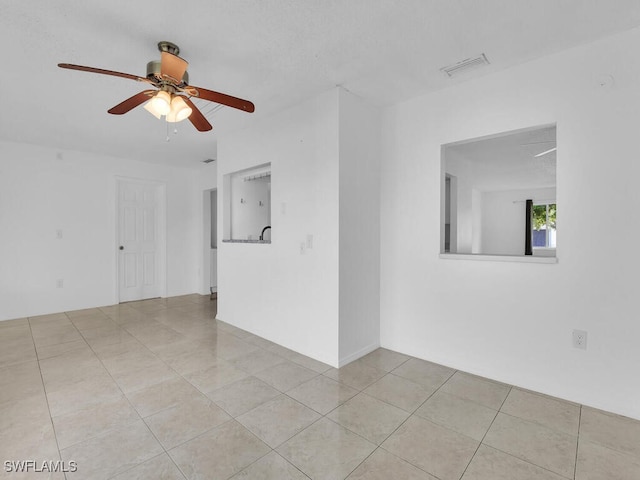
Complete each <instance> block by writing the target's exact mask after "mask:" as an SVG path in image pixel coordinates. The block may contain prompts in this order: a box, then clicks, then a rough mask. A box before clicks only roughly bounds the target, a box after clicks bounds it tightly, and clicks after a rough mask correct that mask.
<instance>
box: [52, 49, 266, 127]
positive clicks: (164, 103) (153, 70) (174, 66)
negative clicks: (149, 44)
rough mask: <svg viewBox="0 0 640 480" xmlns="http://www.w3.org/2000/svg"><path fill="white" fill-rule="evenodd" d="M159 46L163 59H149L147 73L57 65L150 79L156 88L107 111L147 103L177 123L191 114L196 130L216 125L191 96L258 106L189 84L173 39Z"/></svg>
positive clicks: (157, 113)
mask: <svg viewBox="0 0 640 480" xmlns="http://www.w3.org/2000/svg"><path fill="white" fill-rule="evenodd" d="M158 50H160V55H161V59H160V61H159V62H158V61H156V60H153V61H151V62H149V63H147V76H146V77H138V76H136V75H131V74H129V73H121V72H115V71H113V70H104V69H101V68H94V67H85V66H82V65H73V64H69V63H59V64H58V66H59V67H60V68H66V69H70V70H80V71H83V72H90V73H99V74H102V75H111V76H115V77H122V78H128V79H130V80H136V81H138V82H144V83H148V84H150V85H152V86H153V87H155V88H156V89H157V91H156V90H145V91H143V92H140V93H137V94H136V95H134V96H132V97H130V98H128V99H126V100H124V101H123V102H121V103H119V104H118V105H116V106H115V107H112V108H110V109H109V110H108V112H109V113H111V114H113V115H122V114H125V113H127V112H129V111H130V110H132V109H134V108H135V107H137V106H139V105H142V104H143V103H145V105H144V109H145V110H147V111H148V112H150V113H151V114H152V115H153V116H155V117H156V118H158V119H162V117H164V118H165V120H166V121H167V122H170V123H175V122H181V121H182V120H186V119H187V118H188V119H189V121H190V122H191V123H192V124H193V126H194V127H195V128H196V129H197V130H199V131H201V132H206V131H209V130H211V129H212V128H213V127H212V126H211V124H210V123H209V121H208V120H207V119H206V118H205V117H204V115H203V114H202V112H200V110H199V109H198V108H197V107H196V106H195V105H194V103H193V102H192V101H191V97H197V98H201V99H203V100H207V101H210V102H215V103H218V104H221V105H226V106H228V107H232V108H236V109H238V110H243V111H245V112H249V113H251V112H253V111H254V110H255V106H254V105H253V103H251V102H250V101H248V100H243V99H241V98H237V97H232V96H231V95H226V94H224V93H219V92H214V91H213V90H207V89H204V88H200V87H194V86H191V85H189V83H188V82H189V75H188V73H187V66H188V65H189V63H188V62H187V61H186V60H184V59H182V58H180V57H179V56H178V53H180V48H179V47H178V46H177V45H175V44H174V43H171V42H159V43H158Z"/></svg>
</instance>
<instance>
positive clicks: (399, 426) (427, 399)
mask: <svg viewBox="0 0 640 480" xmlns="http://www.w3.org/2000/svg"><path fill="white" fill-rule="evenodd" d="M412 358H415V357H409V358H408V359H406V360H405V361H404V362H402V363H401V364H400V365H398V366H397V367H395V368H394V369H393V370H391V371H390V372H387V373H386V374H385V375H384V376H385V377H386V376H387V375H390V374H392V373H393V371H394V370H397V369H398V368H400V367H401V366H402V365H404V364H405V363H406V362H408V361H409V360H411V359H412ZM447 368H449V367H447ZM452 370H454V371H453V373H452V374H451V375H449V377H447V379H446V380H445V381H444V382H442V385H440V386H439V387H438V388H436V389H435V390H434V391H433V393H432V394H431V395H429V396H428V397H427V398H426V399H425V400H424V401H423V402H422V403H421V404H420V405H418V407H416V409H415V410H414V411H413V412H411V413H410V414H409V416H408V417H407V418H406V419H405V420H404V421H403V422H402V423H401V424H400V425H398V426H397V427H396V428H395V429H394V430H393V431H392V432H391V433H390V434H389V435H387V436H386V437H385V439H384V440H383V441H382V442H380V444H379V445H376V448H375V449H374V450H373V451H372V452H371V453H370V454H369V455H367V457H365V458H364V459H363V460H362V462H360V463H359V464H358V465H357V466H356V468H354V469H353V470H352V471H351V472H349V475H351V474H352V473H353V472H354V471H356V470H357V469H358V467H360V465H362V464H363V463H364V462H365V461H366V460H367V459H368V458H369V457H371V456H372V455H373V454H374V453H375V452H376V451H378V450H379V449H381V448H382V450H384V451H385V452H387V453H389V454H391V455H394V456H396V455H395V454H393V453H391V452H389V451H388V450H387V449H386V448H383V447H382V444H383V443H384V442H386V441H387V440H388V439H389V437H391V436H392V435H393V434H394V433H396V432H397V431H398V430H399V429H400V428H401V427H402V426H403V425H404V424H405V423H407V422H408V421H409V419H410V418H411V417H413V416H414V415H415V413H416V411H417V410H418V409H419V408H420V407H422V405H424V404H425V403H426V402H428V401H429V399H430V398H431V397H433V396H434V395H435V394H436V392H438V391H439V390H440V389H441V388H442V387H443V386H444V384H445V383H447V382H448V381H449V379H451V377H453V376H454V375H455V374H456V372H457V371H458V370H455V369H452ZM397 376H399V375H397ZM382 378H384V377H382ZM400 378H403V379H405V380H408V379H406V378H404V377H400ZM378 381H379V380H378ZM409 381H411V380H409ZM374 383H375V382H374ZM413 383H415V382H413ZM371 385H373V383H372V384H371ZM371 385H368V386H367V387H365V388H369V387H370V386H371ZM360 393H363V390H361V391H360ZM365 395H366V394H365ZM354 396H355V395H354ZM352 398H353V397H352ZM381 401H382V400H381ZM345 403H346V402H345ZM385 403H386V402H385ZM392 406H393V405H392ZM337 408H338V407H336V408H334V410H335V409H337ZM396 408H398V407H396ZM400 410H402V409H400ZM332 411H333V410H332ZM329 413H330V412H329ZM327 415H328V414H327ZM418 417H419V418H422V417H420V416H418ZM329 420H331V419H329ZM427 421H428V420H427ZM334 423H336V422H334ZM338 425H340V424H338ZM341 426H342V425H341ZM343 428H347V427H343ZM347 430H349V429H348V428H347ZM349 431H350V432H351V430H349ZM352 433H355V434H356V435H359V434H357V433H356V432H352ZM359 436H360V437H361V438H364V437H362V436H361V435H359ZM365 440H367V439H366V438H365ZM367 441H369V440H367ZM369 442H370V441H369ZM370 443H373V442H370ZM374 445H375V444H374ZM398 458H399V457H398ZM401 460H403V461H405V462H407V463H408V464H409V465H412V466H413V467H415V468H417V469H418V470H420V471H422V472H426V473H427V474H429V475H431V476H433V477H435V475H433V474H432V473H430V472H427V471H426V470H424V469H423V468H420V467H418V466H417V465H414V464H413V463H411V462H410V461H408V460H406V459H404V458H401ZM349 475H347V477H348V476H349ZM436 478H437V477H436Z"/></svg>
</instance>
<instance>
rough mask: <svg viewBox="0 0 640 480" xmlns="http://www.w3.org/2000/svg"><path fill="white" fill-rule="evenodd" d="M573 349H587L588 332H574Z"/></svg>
mask: <svg viewBox="0 0 640 480" xmlns="http://www.w3.org/2000/svg"><path fill="white" fill-rule="evenodd" d="M573 348H580V349H582V350H586V349H587V332H585V331H584V330H574V331H573Z"/></svg>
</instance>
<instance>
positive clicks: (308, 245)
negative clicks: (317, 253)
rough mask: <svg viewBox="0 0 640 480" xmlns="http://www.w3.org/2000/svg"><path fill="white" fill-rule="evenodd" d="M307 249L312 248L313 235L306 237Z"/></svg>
mask: <svg viewBox="0 0 640 480" xmlns="http://www.w3.org/2000/svg"><path fill="white" fill-rule="evenodd" d="M307 248H313V235H311V234H309V235H307Z"/></svg>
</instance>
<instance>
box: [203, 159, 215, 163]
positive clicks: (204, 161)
mask: <svg viewBox="0 0 640 480" xmlns="http://www.w3.org/2000/svg"><path fill="white" fill-rule="evenodd" d="M215 161H216V159H215V158H207V159H206V160H202V163H211V162H215Z"/></svg>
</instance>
